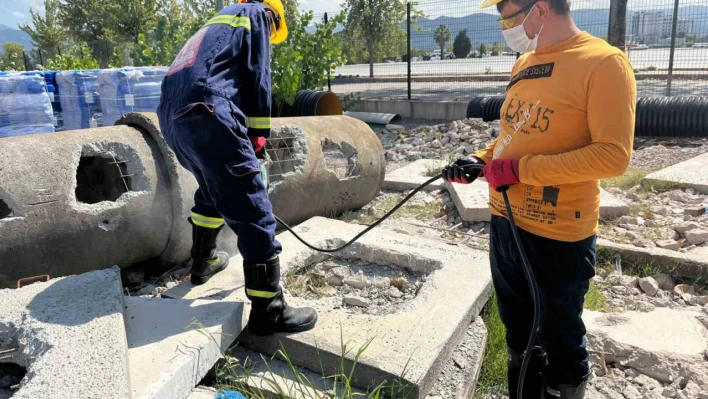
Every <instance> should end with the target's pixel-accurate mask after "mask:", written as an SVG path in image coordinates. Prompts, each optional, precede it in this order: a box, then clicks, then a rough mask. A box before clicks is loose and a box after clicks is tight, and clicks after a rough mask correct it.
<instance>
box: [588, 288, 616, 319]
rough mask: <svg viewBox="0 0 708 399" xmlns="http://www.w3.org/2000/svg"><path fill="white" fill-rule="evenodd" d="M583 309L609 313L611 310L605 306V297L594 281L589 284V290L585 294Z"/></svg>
mask: <svg viewBox="0 0 708 399" xmlns="http://www.w3.org/2000/svg"><path fill="white" fill-rule="evenodd" d="M583 307H584V308H585V309H587V310H592V311H595V312H603V313H607V312H611V311H612V309H611V308H610V307H609V306H608V305H607V297H606V296H605V294H603V293H602V292H601V291H600V289H599V287H598V285H597V283H595V282H594V281H591V282H590V289H589V290H588V292H587V294H585V303H584V305H583Z"/></svg>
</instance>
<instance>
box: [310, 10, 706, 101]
mask: <svg viewBox="0 0 708 399" xmlns="http://www.w3.org/2000/svg"><path fill="white" fill-rule="evenodd" d="M477 5H478V2H473V1H449V0H418V1H417V2H414V3H412V7H411V11H410V12H409V13H407V14H406V15H405V16H404V17H403V18H402V20H401V21H400V23H398V24H396V25H395V26H393V27H391V30H393V31H395V32H394V33H389V34H388V35H386V36H385V37H382V38H381V39H378V40H375V41H373V43H372V42H371V40H370V38H367V35H366V33H359V34H356V33H355V32H349V31H348V30H347V29H346V27H343V28H342V34H341V37H342V48H343V52H344V54H345V56H346V59H347V64H346V65H342V66H339V67H337V68H335V70H334V71H333V80H332V85H331V87H332V90H333V91H334V92H335V93H337V94H341V95H346V94H350V93H357V94H358V95H359V96H361V98H380V99H407V98H410V99H432V100H439V99H445V100H458V101H464V100H467V99H469V98H470V97H474V96H483V95H503V94H504V90H505V88H506V85H507V83H508V80H509V75H510V73H511V69H512V67H513V65H514V62H515V61H516V59H517V57H518V54H516V53H514V52H512V51H511V50H510V49H509V48H508V47H507V46H506V43H505V41H504V38H503V36H502V33H501V27H500V26H499V24H498V23H497V18H498V13H497V12H496V9H495V8H494V7H492V8H489V9H486V10H483V11H481V10H479V9H478V6H477ZM571 14H572V16H573V19H574V20H575V22H576V24H577V25H578V27H579V28H580V29H581V30H583V31H586V32H588V33H590V34H592V35H593V36H596V37H599V38H602V39H605V40H608V33H609V32H610V27H611V21H610V20H611V11H610V0H574V1H571ZM318 17H319V18H320V19H322V18H324V16H317V17H316V19H317V18H318ZM409 18H410V27H409ZM617 18H620V19H621V17H617ZM617 18H615V20H613V21H612V24H615V25H618V24H622V23H624V26H623V28H624V29H623V30H624V32H625V34H624V43H622V44H621V45H619V46H620V47H621V48H622V49H623V50H624V51H625V52H626V54H627V55H628V57H629V59H630V62H631V63H632V66H633V67H634V69H635V76H636V78H637V89H638V95H639V96H642V97H655V96H706V95H708V0H629V1H628V2H627V9H626V17H625V18H624V21H620V20H618V19H617ZM615 27H616V26H615ZM409 32H410V33H409ZM409 42H410V45H409V44H408V43H409ZM409 58H410V62H409Z"/></svg>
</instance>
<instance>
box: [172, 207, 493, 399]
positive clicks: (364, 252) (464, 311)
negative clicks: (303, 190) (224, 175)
mask: <svg viewBox="0 0 708 399" xmlns="http://www.w3.org/2000/svg"><path fill="white" fill-rule="evenodd" d="M363 229H364V226H358V225H352V224H348V223H344V222H340V221H336V220H330V219H325V218H319V217H317V218H313V219H310V220H309V221H307V222H305V223H303V224H301V225H299V226H298V227H297V228H296V231H297V232H298V233H299V234H300V235H301V236H303V238H304V239H305V240H308V241H309V242H311V243H313V244H314V245H317V246H319V247H333V246H338V245H340V244H342V243H344V242H345V241H346V240H348V239H350V238H351V237H353V236H354V235H356V234H357V233H358V232H360V231H361V230H363ZM278 239H279V240H280V242H281V243H282V244H283V248H284V250H283V253H282V255H281V265H282V268H283V270H282V273H283V274H286V273H288V271H289V270H296V269H299V268H302V267H306V266H308V265H312V264H314V263H317V262H320V261H323V260H325V259H327V258H328V256H327V255H326V254H320V253H315V252H314V251H312V250H309V249H307V248H306V247H305V246H304V245H302V244H301V243H300V242H298V241H297V240H296V239H295V238H294V237H293V236H292V235H291V234H290V233H282V234H280V235H278ZM448 245H449V244H444V243H442V242H440V241H436V240H426V239H420V238H416V237H411V236H409V235H404V234H400V233H395V232H392V231H387V230H384V229H374V230H372V231H371V232H370V233H369V234H367V235H366V236H364V237H363V238H362V239H361V240H360V241H359V242H357V243H355V244H353V245H352V246H350V247H349V248H347V249H345V250H343V251H341V252H340V253H338V254H337V257H338V258H339V259H344V260H363V261H366V262H370V263H376V264H386V265H390V266H392V267H399V268H405V269H407V270H409V271H412V272H417V273H425V274H427V278H426V280H427V281H426V282H425V283H424V284H423V285H422V286H421V288H420V289H419V291H418V294H417V296H416V297H415V298H414V299H413V300H412V301H410V302H409V303H408V304H407V306H406V307H405V308H404V309H403V310H402V311H400V312H398V313H393V314H388V315H386V316H378V315H367V314H357V313H348V312H347V310H346V309H344V308H339V309H333V308H331V307H324V306H321V305H318V303H317V301H310V300H306V299H303V298H299V297H293V296H290V295H289V296H288V302H289V303H290V304H292V305H293V306H303V305H306V306H314V307H315V308H317V310H318V312H319V321H318V325H317V327H316V328H315V329H314V330H313V331H308V332H304V333H300V334H291V335H276V336H273V337H268V338H256V337H251V336H250V335H249V334H248V333H247V332H246V331H244V333H243V334H242V335H241V337H239V342H242V343H245V344H247V345H249V346H250V347H251V348H253V349H256V350H258V351H259V352H262V353H267V354H272V353H275V352H277V351H278V350H280V349H282V348H284V349H285V351H286V353H287V354H288V355H289V357H290V358H291V359H292V361H293V362H294V363H296V364H298V365H301V366H304V367H307V368H308V369H310V370H318V371H319V370H320V367H324V372H325V373H330V374H331V373H336V372H338V371H339V368H340V361H341V356H342V340H343V342H344V343H345V344H346V347H347V350H348V353H347V354H346V356H345V358H346V361H345V364H346V365H345V367H346V368H347V369H349V368H351V365H352V363H353V360H354V356H355V353H356V350H357V349H359V348H360V347H361V346H362V345H364V344H366V343H367V342H369V340H371V342H370V343H369V346H368V347H367V349H366V350H365V351H364V353H363V354H362V355H361V357H360V358H359V362H358V364H357V367H356V372H355V374H354V380H353V383H354V385H356V386H358V387H360V388H363V389H366V388H367V387H372V386H375V385H377V384H378V383H379V382H381V381H383V380H386V381H388V382H389V383H391V382H396V381H399V382H400V383H402V384H403V385H405V386H407V387H408V388H410V390H411V392H410V393H411V395H410V397H412V398H424V397H425V396H426V395H427V393H428V391H430V389H431V388H432V386H433V384H434V383H435V380H436V378H437V376H438V375H439V373H440V369H441V368H442V367H444V365H445V364H446V362H447V360H449V358H450V355H451V353H452V351H453V349H454V348H455V347H456V346H457V344H458V343H459V342H461V340H462V339H463V338H464V335H465V333H466V331H467V327H468V326H469V324H470V323H471V322H472V320H473V319H474V318H475V317H476V315H478V314H479V310H480V309H481V307H482V306H483V305H484V303H486V301H487V298H488V293H489V289H490V286H491V276H490V271H489V263H488V255H487V254H486V253H483V252H479V251H476V250H472V249H469V248H463V247H458V246H455V247H454V248H450V247H448ZM241 262H242V260H241V259H240V257H234V258H232V261H231V266H229V267H228V268H227V269H226V270H225V271H224V272H222V273H220V274H218V275H217V276H215V277H214V278H212V279H211V280H210V281H209V282H208V283H207V284H204V285H202V286H198V287H194V286H192V285H191V283H189V282H186V283H184V284H183V285H182V286H178V287H176V288H174V289H172V290H170V291H168V292H167V293H165V294H166V295H169V296H171V297H181V298H190V299H194V298H206V297H210V298H218V297H221V298H226V299H228V300H232V299H233V300H244V299H245V295H244V292H243V288H242V287H243V285H242V284H243V283H242V281H243V277H242V274H241ZM163 295H164V294H163ZM281 344H282V346H281ZM404 371H405V373H404ZM402 374H403V375H402Z"/></svg>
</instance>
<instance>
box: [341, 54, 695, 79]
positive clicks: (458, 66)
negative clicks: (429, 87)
mask: <svg viewBox="0 0 708 399" xmlns="http://www.w3.org/2000/svg"><path fill="white" fill-rule="evenodd" d="M515 60H516V57H514V56H506V55H502V56H497V57H486V58H470V59H462V60H444V61H418V62H412V63H411V73H412V74H413V75H426V76H427V75H458V74H461V75H471V74H484V73H510V72H511V68H512V66H513V65H514V61H515ZM629 60H630V62H631V63H632V66H633V67H634V68H635V69H638V70H647V69H648V68H652V69H653V68H657V69H668V68H669V49H650V50H631V51H629ZM407 68H408V66H407V63H405V62H396V63H386V64H374V76H406V74H407ZM674 68H675V69H706V70H708V48H702V49H693V48H680V49H676V52H675V54H674ZM335 74H336V75H344V76H357V75H359V76H361V77H368V76H369V65H368V64H359V65H345V66H342V67H339V68H336V70H335Z"/></svg>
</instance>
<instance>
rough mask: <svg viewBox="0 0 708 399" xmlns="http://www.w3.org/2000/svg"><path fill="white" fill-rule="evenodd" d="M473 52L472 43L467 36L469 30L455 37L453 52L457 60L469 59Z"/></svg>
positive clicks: (464, 30)
mask: <svg viewBox="0 0 708 399" xmlns="http://www.w3.org/2000/svg"><path fill="white" fill-rule="evenodd" d="M470 51H472V41H471V40H470V37H469V36H467V29H463V30H462V31H460V33H458V34H457V36H456V37H455V42H454V44H453V45H452V52H453V54H455V57H456V58H467V56H468V55H469V53H470Z"/></svg>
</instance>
